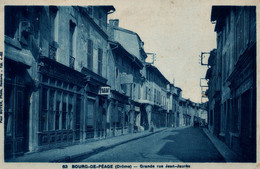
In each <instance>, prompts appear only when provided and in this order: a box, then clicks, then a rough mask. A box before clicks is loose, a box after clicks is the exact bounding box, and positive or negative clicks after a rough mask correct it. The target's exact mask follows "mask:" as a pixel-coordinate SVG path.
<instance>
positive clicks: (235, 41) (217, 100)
mask: <svg viewBox="0 0 260 169" xmlns="http://www.w3.org/2000/svg"><path fill="white" fill-rule="evenodd" d="M211 21H212V22H215V23H216V26H215V32H216V33H217V49H216V50H213V51H212V52H211V53H210V58H209V63H208V64H209V67H210V68H209V69H208V72H207V74H206V79H209V89H208V90H209V91H208V92H207V93H208V97H209V130H210V131H211V132H212V133H213V134H215V135H216V136H218V137H219V138H220V139H221V140H222V141H223V142H225V143H226V144H227V145H228V146H229V147H230V148H231V149H232V150H234V151H235V152H236V153H238V154H239V155H241V156H242V157H243V159H244V160H245V161H248V162H254V161H256V7H254V6H244V7H240V6H213V7H212V13H211Z"/></svg>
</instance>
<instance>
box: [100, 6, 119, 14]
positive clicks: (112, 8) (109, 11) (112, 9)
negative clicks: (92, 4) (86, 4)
mask: <svg viewBox="0 0 260 169" xmlns="http://www.w3.org/2000/svg"><path fill="white" fill-rule="evenodd" d="M100 7H101V8H103V9H104V10H105V11H106V12H107V13H108V14H110V13H113V12H115V11H116V9H115V8H114V6H112V5H107V6H100Z"/></svg>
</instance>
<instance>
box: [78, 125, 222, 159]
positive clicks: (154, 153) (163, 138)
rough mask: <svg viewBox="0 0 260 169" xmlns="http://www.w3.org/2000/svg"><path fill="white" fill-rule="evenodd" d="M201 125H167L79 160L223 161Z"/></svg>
mask: <svg viewBox="0 0 260 169" xmlns="http://www.w3.org/2000/svg"><path fill="white" fill-rule="evenodd" d="M224 161H225V160H224V158H223V157H222V156H221V155H220V153H219V152H218V151H217V150H216V148H215V147H214V145H213V144H212V143H211V142H210V140H209V139H208V137H207V136H206V135H205V133H204V132H203V130H202V129H201V128H193V127H189V128H185V129H180V130H175V129H168V130H165V131H162V132H159V133H157V134H154V135H151V136H148V137H144V138H141V139H138V140H135V141H131V142H129V143H126V144H122V145H120V146H117V147H114V148H111V149H109V150H107V151H104V152H100V153H98V154H95V155H93V156H90V157H89V158H86V159H84V160H82V162H224Z"/></svg>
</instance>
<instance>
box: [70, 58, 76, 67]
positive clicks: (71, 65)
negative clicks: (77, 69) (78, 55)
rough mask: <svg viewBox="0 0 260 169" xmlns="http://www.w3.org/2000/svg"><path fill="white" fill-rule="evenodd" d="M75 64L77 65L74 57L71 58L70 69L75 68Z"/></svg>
mask: <svg viewBox="0 0 260 169" xmlns="http://www.w3.org/2000/svg"><path fill="white" fill-rule="evenodd" d="M74 64H75V58H74V57H73V56H70V63H69V66H70V68H74Z"/></svg>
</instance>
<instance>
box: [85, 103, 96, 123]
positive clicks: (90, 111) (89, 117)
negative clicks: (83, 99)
mask: <svg viewBox="0 0 260 169" xmlns="http://www.w3.org/2000/svg"><path fill="white" fill-rule="evenodd" d="M94 103H95V102H94V101H93V100H89V101H88V113H87V125H88V126H93V125H94V119H93V116H94Z"/></svg>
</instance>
